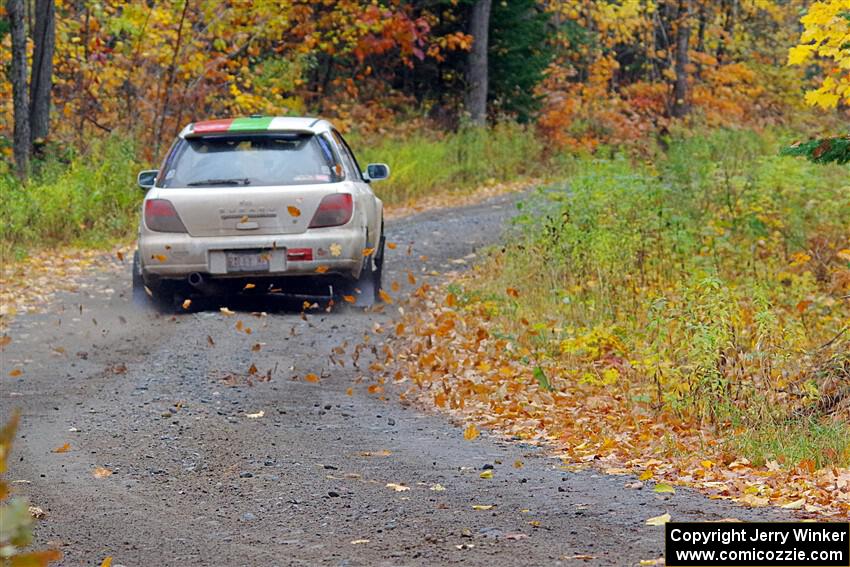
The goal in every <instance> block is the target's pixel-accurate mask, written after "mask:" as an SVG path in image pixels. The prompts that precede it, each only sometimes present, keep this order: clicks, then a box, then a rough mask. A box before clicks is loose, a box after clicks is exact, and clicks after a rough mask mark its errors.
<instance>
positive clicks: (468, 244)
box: [0, 196, 784, 567]
mask: <svg viewBox="0 0 850 567" xmlns="http://www.w3.org/2000/svg"><path fill="white" fill-rule="evenodd" d="M515 198H516V197H511V196H502V197H497V198H494V199H491V200H490V201H487V202H485V203H482V204H479V205H474V206H469V207H464V208H457V209H446V210H439V211H432V212H427V213H422V214H418V215H415V216H412V217H407V218H405V219H400V220H396V221H394V222H391V223H389V224H388V228H387V231H388V238H389V239H390V240H391V241H393V242H396V243H398V246H397V248H396V249H395V250H388V251H387V274H386V275H385V277H386V278H387V281H388V282H389V281H391V280H394V279H397V280H399V281H402V280H404V279H405V275H404V274H405V272H406V271H407V270H413V271H414V272H415V273H417V274H419V275H420V277H421V276H422V275H425V274H428V273H430V272H440V273H445V272H447V271H449V270H456V269H458V268H460V267H462V263H458V262H452V260H457V259H461V258H464V257H467V256H468V255H469V254H471V253H474V252H475V251H476V250H478V249H479V248H480V247H481V246H484V245H488V244H492V243H495V242H497V241H498V239H499V237H500V235H501V233H502V229H503V225H504V221H505V220H506V219H507V218H508V217H509V216H510V215H511V214H512V213H513V211H514V210H515V208H514V206H513V202H512V201H513V199H515ZM408 245H413V252H412V254H411V255H409V256H408V255H407V248H408ZM421 255H426V256H428V259H427V260H425V261H422V260H420V258H419V257H420V256H421ZM429 277H431V278H434V279H436V278H438V277H441V276H429ZM86 284H87V285H86V286H85V287H84V288H82V289H81V291H80V292H79V293H77V294H66V295H62V296H59V297H58V298H57V300H56V301H55V302H54V303H53V304H52V305H51V306H50V308H49V310H48V312H46V313H44V314H41V315H26V316H21V317H19V318H18V319H17V320H16V321H14V322H13V323H12V324H11V327H10V329H9V331H8V332H9V335H10V336H11V337H12V339H13V341H12V343H11V344H9V345H8V346H6V347H5V351H4V352H3V353H2V366H3V372H2V377H0V417H2V418H4V419H5V418H6V417H8V416H9V415H10V414H11V412H12V411H13V409H15V408H19V409H20V410H21V412H22V423H21V427H20V431H19V436H18V440H17V444H16V446H15V447H14V450H13V455H12V463H11V470H10V471H9V474H8V478H9V479H10V480H12V481H15V485H14V486H15V488H16V490H17V491H18V493H20V494H23V495H26V496H27V497H28V498H29V499H30V500H31V503H32V504H34V505H37V506H39V507H41V508H42V509H43V510H44V511H45V513H46V517H45V518H44V519H42V520H40V521H39V522H38V525H37V528H36V539H37V542H38V544H39V545H41V546H44V545H54V546H57V547H59V548H60V549H61V550H62V552H63V553H64V556H65V557H64V560H63V562H62V564H63V565H75V566H76V565H100V562H101V561H102V560H103V559H104V558H105V557H106V556H113V558H114V559H113V565H123V566H127V567H129V566H153V565H157V566H159V565H181V566H189V565H216V566H218V565H221V566H231V565H232V566H239V565H250V566H257V565H269V566H271V565H455V564H464V565H467V564H468V565H487V566H499V565H510V566H516V565H553V564H554V565H561V564H565V565H572V564H588V565H636V564H638V563H639V562H640V561H641V560H650V559H656V558H658V557H660V556H661V555H662V554H663V528H660V527H653V526H647V525H645V520H646V519H647V518H649V517H652V516H657V515H660V514H663V513H665V512H669V513H670V514H671V515H672V516H673V518H674V519H675V520H712V519H719V518H724V517H737V518H741V519H781V518H783V517H784V516H782V515H781V514H780V512H779V511H764V510H761V511H758V512H756V511H751V510H745V509H743V508H739V507H736V506H734V505H732V504H730V503H727V502H722V501H718V500H708V499H706V498H704V497H702V496H700V495H698V494H695V493H693V492H689V491H687V490H684V489H679V490H678V491H677V492H676V494H675V495H662V494H655V493H653V492H652V491H651V490H650V489H649V488H646V489H643V490H635V489H627V488H625V485H626V484H627V483H629V482H633V481H634V479H633V478H630V477H626V476H612V475H605V474H602V473H599V472H596V471H593V470H585V471H579V472H570V471H569V470H565V469H564V468H562V467H561V463H560V461H558V460H556V459H553V458H550V457H548V456H547V455H546V454H545V453H544V452H543V451H541V450H539V449H535V448H533V447H529V446H526V445H522V444H518V443H507V442H504V441H500V440H498V439H496V438H492V437H488V436H486V435H482V437H479V439H477V440H476V441H474V442H469V441H466V440H464V439H463V435H462V431H461V429H459V428H458V427H456V426H454V425H452V424H451V423H450V422H449V421H448V420H447V418H446V417H445V416H444V415H440V414H437V413H434V412H425V411H423V410H421V409H417V408H415V407H408V406H404V405H402V404H400V403H399V402H398V397H397V395H396V394H394V393H393V392H392V391H388V393H387V396H386V398H387V399H381V397H380V396H378V395H374V394H370V393H368V391H367V386H368V384H369V383H370V382H368V381H366V380H364V381H362V382H359V383H358V382H357V378H358V376H362V375H364V374H365V373H368V370H366V368H365V365H361V369H360V370H358V369H357V368H354V367H353V366H352V364H351V361H349V363H347V364H346V366H345V367H344V368H341V367H339V366H334V365H332V364H331V362H330V360H329V358H328V355H329V354H330V353H331V351H332V349H334V348H335V347H338V346H340V345H342V344H343V343H344V342H346V341H348V344H349V345H353V344H355V343H359V342H361V341H362V338H363V335H364V333H367V332H369V331H370V329H372V328H373V325H374V324H375V323H378V324H382V325H386V324H387V323H388V322H389V320H390V319H391V316H392V311H393V309H392V308H391V307H390V308H388V309H387V310H386V313H384V314H374V313H371V314H370V313H363V312H360V311H356V310H343V311H341V312H333V313H329V314H328V313H324V312H319V313H318V314H315V315H309V316H308V317H307V318H306V320H304V319H303V318H302V317H301V316H300V314H299V306H294V305H293V303H292V302H291V301H281V300H279V299H278V300H263V301H254V302H253V303H252V302H243V303H242V304H239V305H236V304H230V305H228V306H229V307H230V308H231V309H233V310H234V311H236V312H237V313H236V315H235V316H231V317H227V316H224V315H223V314H221V313H220V312H219V311H218V309H217V308H213V309H209V310H206V311H199V312H195V313H188V314H180V315H177V316H174V317H172V316H162V315H156V314H152V313H148V312H144V311H140V310H139V309H138V308H136V307H134V306H133V304H132V303H131V301H130V299H129V298H130V296H131V293H130V274H129V266H127V267H126V268H125V269H123V270H122V271H121V272H120V273H119V272H117V271H116V272H115V273H106V272H104V273H93V274H91V275H90V276H89V278H88V279H87V281H86ZM253 311H265V312H267V313H268V315H267V316H264V317H258V316H255V315H252V314H251V312H253ZM237 320H240V321H242V323H243V325H244V327H250V328H251V331H252V332H251V334H247V333H246V332H244V327H243V331H241V332H240V331H238V330H236V328H235V325H236V322H237ZM373 340H374V339H373ZM213 343H214V344H213ZM258 343H259V344H260V346H259V350H258V351H257V350H255V349H256V348H257V347H256V346H255V345H257V344H258ZM349 350H351V349H349ZM252 364H253V365H255V366H256V368H257V370H258V372H257V374H256V375H254V376H253V377H252V376H249V375H248V369H249V367H250V366H251V365H252ZM16 366H21V367H22V368H23V370H24V373H23V374H22V375H21V376H19V377H16V378H12V377H10V376H9V371H10V370H11V369H12V368H13V367H16ZM268 370H271V371H272V374H271V380H269V381H265V380H264V379H258V376H264V375H265V374H266V372H267V371H268ZM307 373H316V374H321V375H322V378H321V381H320V382H319V383H310V382H307V381H305V380H304V379H303V378H304V376H305V375H306V374H307ZM296 376H297V377H298V379H293V377H296ZM349 388H352V390H353V392H352V395H348V393H347V390H348V389H349ZM260 412H263V415H262V416H261V417H256V416H257V415H258V414H259V413H260ZM250 416H254V417H250ZM66 443H68V444H70V450H68V451H67V452H54V450H55V449H56V448H59V447H62V446H63V445H64V444H66ZM517 460H519V461H522V463H523V464H524V466H522V468H515V467H514V463H515V461H517ZM98 467H100V468H102V469H108V470H109V471H111V472H112V474H111V475H108V476H103V477H101V478H98V477H97V476H96V475H95V474H94V473H95V471H96V470H99V469H98ZM490 467H492V468H493V471H494V478H493V479H490V480H484V479H481V478H480V477H479V474H480V473H481V472H482V470H484V469H485V468H490ZM101 474H105V473H104V471H101ZM392 483H395V484H397V485H401V487H406V488H407V489H406V490H404V489H401V490H396V489H394V488H392V487H387V484H392ZM474 505H485V506H493V507H492V508H490V509H487V510H476V509H473V506H474Z"/></svg>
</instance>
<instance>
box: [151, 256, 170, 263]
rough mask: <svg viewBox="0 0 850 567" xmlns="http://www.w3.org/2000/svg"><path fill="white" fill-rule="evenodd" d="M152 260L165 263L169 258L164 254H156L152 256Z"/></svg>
mask: <svg viewBox="0 0 850 567" xmlns="http://www.w3.org/2000/svg"><path fill="white" fill-rule="evenodd" d="M151 259H152V260H159V261H160V262H165V261H166V260H168V256H166V255H164V254H154V255H153V256H151Z"/></svg>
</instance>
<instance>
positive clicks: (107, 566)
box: [100, 555, 112, 567]
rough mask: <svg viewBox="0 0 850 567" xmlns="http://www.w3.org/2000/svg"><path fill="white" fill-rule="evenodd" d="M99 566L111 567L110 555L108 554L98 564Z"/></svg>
mask: <svg viewBox="0 0 850 567" xmlns="http://www.w3.org/2000/svg"><path fill="white" fill-rule="evenodd" d="M100 567H112V556H111V555H110V556H109V557H107V558H106V559H104V560H103V562H102V563H101V564H100Z"/></svg>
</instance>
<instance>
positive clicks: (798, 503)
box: [780, 498, 806, 510]
mask: <svg viewBox="0 0 850 567" xmlns="http://www.w3.org/2000/svg"><path fill="white" fill-rule="evenodd" d="M805 503H806V499H805V498H800V499H799V500H794V501H793V502H788V503H787V504H783V505H782V506H780V508H785V509H786V510H799V509H800V508H802V507H803V504H805Z"/></svg>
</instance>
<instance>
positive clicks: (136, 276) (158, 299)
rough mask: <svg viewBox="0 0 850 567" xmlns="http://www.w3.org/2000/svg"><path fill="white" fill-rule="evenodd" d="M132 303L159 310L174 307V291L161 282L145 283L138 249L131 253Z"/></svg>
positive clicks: (167, 309)
mask: <svg viewBox="0 0 850 567" xmlns="http://www.w3.org/2000/svg"><path fill="white" fill-rule="evenodd" d="M133 303H135V304H136V305H138V306H139V307H153V308H155V309H157V310H159V311H170V310H173V309H174V293H173V292H172V291H171V290H170V288H168V286H165V285H163V284H158V285H154V284H146V283H145V278H144V273H143V272H142V261H141V259H140V257H139V251H138V250H136V251H135V252H134V253H133Z"/></svg>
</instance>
